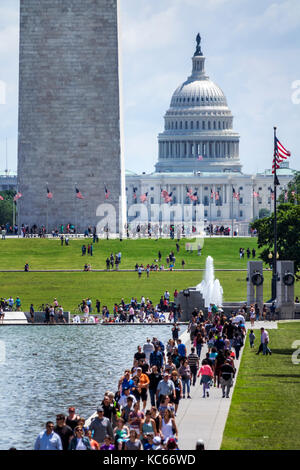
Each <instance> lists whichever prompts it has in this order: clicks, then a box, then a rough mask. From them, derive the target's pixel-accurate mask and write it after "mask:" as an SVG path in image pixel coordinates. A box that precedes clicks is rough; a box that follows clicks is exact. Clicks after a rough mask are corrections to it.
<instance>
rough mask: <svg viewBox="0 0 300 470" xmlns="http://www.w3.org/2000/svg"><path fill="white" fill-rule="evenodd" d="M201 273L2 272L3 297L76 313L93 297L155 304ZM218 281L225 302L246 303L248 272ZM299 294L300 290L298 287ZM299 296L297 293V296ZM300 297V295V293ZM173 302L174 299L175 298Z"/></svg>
mask: <svg viewBox="0 0 300 470" xmlns="http://www.w3.org/2000/svg"><path fill="white" fill-rule="evenodd" d="M203 274H204V273H202V272H176V271H173V272H170V271H168V272H153V273H151V274H150V278H149V279H147V277H146V274H145V273H144V274H143V275H142V278H141V279H138V275H137V273H135V272H123V273H122V272H78V273H69V272H68V273H52V272H51V273H30V272H29V273H23V272H21V273H0V283H1V289H0V297H2V296H3V297H9V296H10V295H11V296H12V297H13V298H16V296H17V295H18V296H19V297H20V298H21V301H22V308H23V309H24V310H25V311H28V310H29V306H30V303H33V304H34V306H35V308H38V306H39V305H41V304H42V303H47V302H53V299H54V297H56V298H57V299H58V301H59V302H60V303H61V304H62V305H63V307H64V309H65V310H70V311H74V309H75V308H76V307H77V305H78V303H79V302H81V300H82V299H86V298H87V297H90V298H91V299H92V301H93V304H94V305H95V301H96V299H97V298H98V299H99V300H100V301H101V305H107V306H108V308H109V309H111V308H112V307H113V304H114V303H115V302H117V303H118V302H119V301H120V300H121V298H122V297H123V298H124V300H125V301H126V302H129V300H130V299H131V297H132V296H134V297H137V299H138V300H140V298H141V296H142V295H144V296H145V297H149V298H150V299H151V300H152V301H153V302H154V303H157V302H159V299H160V296H161V295H162V294H163V293H164V292H165V290H166V289H168V290H169V292H170V294H171V296H172V295H173V292H174V290H175V288H176V289H178V290H181V289H184V288H187V287H192V286H196V285H197V284H198V283H199V282H201V281H202V277H203ZM216 278H218V279H219V280H220V283H221V285H222V287H223V291H224V301H240V300H246V297H247V288H246V273H245V272H228V271H218V272H217V273H216ZM270 286H271V273H269V272H267V273H265V292H264V296H265V301H267V300H268V299H269V298H270V295H271V290H270ZM297 289H298V291H299V287H298V286H297ZM296 295H297V293H296ZM298 295H299V292H298ZM172 300H173V297H172Z"/></svg>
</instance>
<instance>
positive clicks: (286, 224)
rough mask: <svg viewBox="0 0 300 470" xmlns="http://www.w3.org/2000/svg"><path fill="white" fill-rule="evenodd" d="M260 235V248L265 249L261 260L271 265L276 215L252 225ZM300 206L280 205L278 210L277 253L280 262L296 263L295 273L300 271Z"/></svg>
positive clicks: (261, 254)
mask: <svg viewBox="0 0 300 470" xmlns="http://www.w3.org/2000/svg"><path fill="white" fill-rule="evenodd" d="M251 227H252V228H255V229H256V230H257V233H258V247H259V248H264V250H263V251H262V252H261V253H260V258H261V259H262V260H263V261H264V262H265V263H267V264H269V263H270V259H269V254H270V253H272V254H273V251H274V214H272V215H271V216H269V217H265V218H263V219H258V220H256V221H255V222H253V223H252V224H251ZM299 234H300V205H295V204H293V203H285V204H280V205H279V206H278V208H277V251H278V254H279V260H291V261H294V262H295V273H297V271H299V269H300V237H299Z"/></svg>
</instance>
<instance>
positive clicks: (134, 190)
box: [133, 188, 138, 199]
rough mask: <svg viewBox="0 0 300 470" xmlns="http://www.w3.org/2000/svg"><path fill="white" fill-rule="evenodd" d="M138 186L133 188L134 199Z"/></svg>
mask: <svg viewBox="0 0 300 470" xmlns="http://www.w3.org/2000/svg"><path fill="white" fill-rule="evenodd" d="M137 189H138V188H133V199H136V192H137Z"/></svg>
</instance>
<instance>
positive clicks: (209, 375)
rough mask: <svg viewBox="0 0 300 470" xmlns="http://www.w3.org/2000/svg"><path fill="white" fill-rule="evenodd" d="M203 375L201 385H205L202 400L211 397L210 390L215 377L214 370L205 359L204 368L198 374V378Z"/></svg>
mask: <svg viewBox="0 0 300 470" xmlns="http://www.w3.org/2000/svg"><path fill="white" fill-rule="evenodd" d="M200 375H201V380H200V385H203V395H202V398H205V397H206V396H207V397H209V389H210V386H211V384H212V380H213V377H214V374H213V371H212V368H211V367H210V366H209V365H208V362H207V360H206V359H203V361H202V366H201V368H200V370H199V372H198V377H199V376H200Z"/></svg>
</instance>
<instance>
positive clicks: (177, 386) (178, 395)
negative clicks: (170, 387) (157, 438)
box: [171, 370, 183, 416]
mask: <svg viewBox="0 0 300 470" xmlns="http://www.w3.org/2000/svg"><path fill="white" fill-rule="evenodd" d="M171 380H172V381H173V382H174V387H175V398H174V397H173V398H172V400H171V402H172V403H173V404H174V414H175V416H176V414H177V410H178V406H179V402H180V400H181V398H182V396H183V394H182V392H183V387H182V381H181V379H180V378H179V375H178V372H177V370H174V371H173V372H172V373H171Z"/></svg>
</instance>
